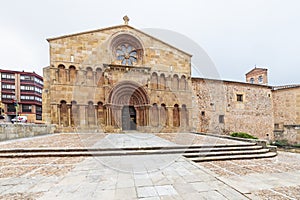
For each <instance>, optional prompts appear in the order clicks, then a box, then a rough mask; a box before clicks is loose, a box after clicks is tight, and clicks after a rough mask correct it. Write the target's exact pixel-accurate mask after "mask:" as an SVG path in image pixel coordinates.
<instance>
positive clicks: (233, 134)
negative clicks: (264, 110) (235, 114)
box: [230, 132, 258, 139]
mask: <svg viewBox="0 0 300 200" xmlns="http://www.w3.org/2000/svg"><path fill="white" fill-rule="evenodd" d="M230 136H232V137H239V138H249V139H258V138H257V137H254V136H252V135H250V134H248V133H241V132H235V133H231V134H230Z"/></svg>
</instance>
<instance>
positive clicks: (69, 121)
mask: <svg viewBox="0 0 300 200" xmlns="http://www.w3.org/2000/svg"><path fill="white" fill-rule="evenodd" d="M67 107H68V126H71V125H72V124H71V107H72V105H71V104H68V105H67Z"/></svg>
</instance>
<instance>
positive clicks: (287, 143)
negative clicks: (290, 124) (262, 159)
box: [274, 140, 289, 147]
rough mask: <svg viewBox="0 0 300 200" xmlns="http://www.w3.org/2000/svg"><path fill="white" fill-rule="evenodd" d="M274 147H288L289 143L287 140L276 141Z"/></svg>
mask: <svg viewBox="0 0 300 200" xmlns="http://www.w3.org/2000/svg"><path fill="white" fill-rule="evenodd" d="M274 145H275V146H278V147H286V146H289V142H288V141H287V140H276V141H275V142H274Z"/></svg>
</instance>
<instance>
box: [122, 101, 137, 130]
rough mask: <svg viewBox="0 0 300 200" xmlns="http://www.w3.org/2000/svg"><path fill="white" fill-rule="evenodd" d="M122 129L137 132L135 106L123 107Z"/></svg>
mask: <svg viewBox="0 0 300 200" xmlns="http://www.w3.org/2000/svg"><path fill="white" fill-rule="evenodd" d="M122 129H123V130H136V110H135V108H134V106H123V109H122Z"/></svg>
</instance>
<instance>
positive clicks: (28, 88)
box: [20, 85, 34, 91]
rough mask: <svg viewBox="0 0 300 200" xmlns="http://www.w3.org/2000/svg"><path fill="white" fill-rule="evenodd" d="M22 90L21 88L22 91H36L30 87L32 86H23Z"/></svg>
mask: <svg viewBox="0 0 300 200" xmlns="http://www.w3.org/2000/svg"><path fill="white" fill-rule="evenodd" d="M20 88H21V90H30V91H33V90H34V87H33V86H30V85H21V87H20Z"/></svg>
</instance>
